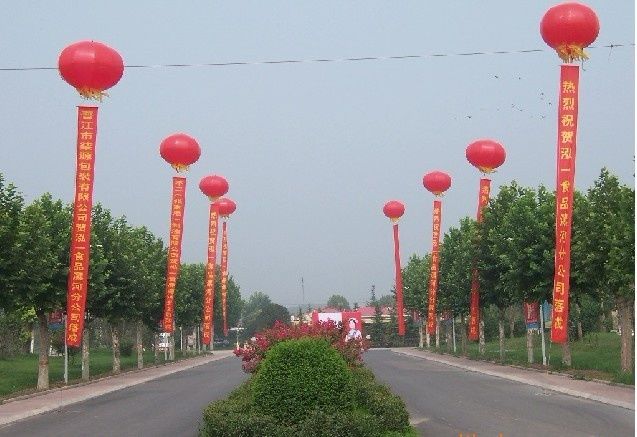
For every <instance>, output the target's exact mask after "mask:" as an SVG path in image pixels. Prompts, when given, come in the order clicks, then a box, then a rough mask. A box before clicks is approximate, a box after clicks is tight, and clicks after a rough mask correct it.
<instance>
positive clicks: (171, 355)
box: [168, 332, 212, 361]
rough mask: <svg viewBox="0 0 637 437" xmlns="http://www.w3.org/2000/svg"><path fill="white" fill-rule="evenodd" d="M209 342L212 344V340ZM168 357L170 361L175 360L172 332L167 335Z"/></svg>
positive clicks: (173, 335) (173, 334)
mask: <svg viewBox="0 0 637 437" xmlns="http://www.w3.org/2000/svg"><path fill="white" fill-rule="evenodd" d="M210 344H211V345H212V340H211V341H210ZM168 359H169V360H170V361H174V360H175V333H174V332H173V333H172V334H170V336H169V337H168Z"/></svg>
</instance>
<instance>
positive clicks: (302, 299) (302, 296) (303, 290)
mask: <svg viewBox="0 0 637 437" xmlns="http://www.w3.org/2000/svg"><path fill="white" fill-rule="evenodd" d="M301 304H302V305H305V283H304V282H303V276H301Z"/></svg>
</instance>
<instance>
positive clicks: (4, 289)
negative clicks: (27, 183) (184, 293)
mask: <svg viewBox="0 0 637 437" xmlns="http://www.w3.org/2000/svg"><path fill="white" fill-rule="evenodd" d="M23 206H24V200H23V199H22V196H21V195H20V193H18V191H17V189H16V187H15V186H14V185H13V184H6V183H5V180H4V177H3V176H2V173H0V248H1V250H0V308H4V309H9V308H10V307H11V306H12V304H13V303H14V302H13V297H14V296H13V288H14V284H13V282H14V281H15V279H16V275H17V273H18V270H19V258H18V257H17V250H16V246H17V244H18V229H19V226H20V215H21V212H22V208H23Z"/></svg>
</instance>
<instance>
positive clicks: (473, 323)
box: [468, 178, 491, 341]
mask: <svg viewBox="0 0 637 437" xmlns="http://www.w3.org/2000/svg"><path fill="white" fill-rule="evenodd" d="M490 192H491V180H490V179H487V178H481V179H480V193H479V194H478V212H477V215H476V218H477V221H478V223H481V222H482V210H483V209H484V208H485V207H486V206H487V204H488V203H489V193H490ZM469 316H470V317H469V336H468V337H469V340H471V341H477V340H478V339H479V333H480V332H479V331H480V281H479V280H478V270H477V268H476V267H475V266H474V267H473V270H472V272H471V297H470V309H469Z"/></svg>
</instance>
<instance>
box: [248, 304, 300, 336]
mask: <svg viewBox="0 0 637 437" xmlns="http://www.w3.org/2000/svg"><path fill="white" fill-rule="evenodd" d="M276 321H279V322H283V323H286V324H289V323H290V313H289V311H288V310H287V308H285V307H284V306H282V305H279V304H276V303H272V302H270V303H266V304H265V305H263V306H261V307H259V308H258V309H256V310H255V311H254V312H252V313H250V314H249V315H248V316H247V317H246V318H245V319H244V321H243V326H244V328H245V331H244V335H245V337H246V338H250V337H252V336H254V334H256V333H257V332H259V331H262V330H264V329H266V328H271V327H272V325H274V322H276Z"/></svg>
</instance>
